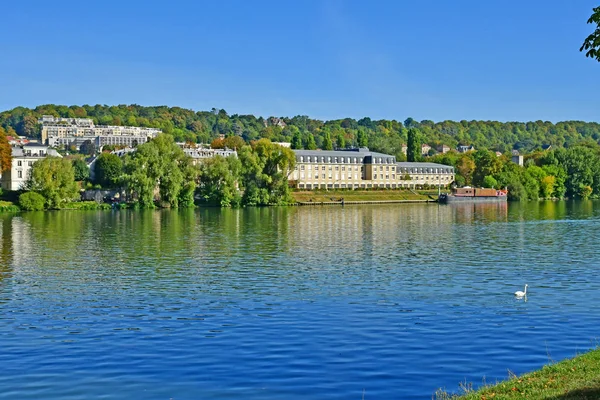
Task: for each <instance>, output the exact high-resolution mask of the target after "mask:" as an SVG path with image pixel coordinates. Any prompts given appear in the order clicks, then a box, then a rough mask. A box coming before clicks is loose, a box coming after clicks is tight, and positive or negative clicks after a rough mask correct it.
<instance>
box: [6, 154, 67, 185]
mask: <svg viewBox="0 0 600 400" xmlns="http://www.w3.org/2000/svg"><path fill="white" fill-rule="evenodd" d="M11 150H12V165H11V168H10V169H9V170H8V171H4V172H3V173H2V179H1V185H2V189H4V190H20V189H22V188H23V186H24V185H25V182H27V179H29V174H30V173H31V168H32V167H33V164H34V163H35V162H36V161H38V160H41V159H43V158H46V157H48V156H53V157H62V156H61V155H60V154H58V153H57V152H56V150H54V149H50V148H48V146H44V145H40V144H37V143H29V144H26V145H23V146H13V147H12V148H11Z"/></svg>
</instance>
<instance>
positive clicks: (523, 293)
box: [515, 284, 528, 297]
mask: <svg viewBox="0 0 600 400" xmlns="http://www.w3.org/2000/svg"><path fill="white" fill-rule="evenodd" d="M527 286H528V285H527V284H525V291H524V292H521V291H520V290H518V291H516V292H515V296H517V297H523V296H527Z"/></svg>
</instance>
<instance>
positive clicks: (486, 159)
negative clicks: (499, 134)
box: [472, 150, 502, 186]
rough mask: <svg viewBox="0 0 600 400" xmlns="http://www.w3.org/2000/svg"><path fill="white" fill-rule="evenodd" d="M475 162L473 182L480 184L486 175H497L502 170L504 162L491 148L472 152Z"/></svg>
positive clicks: (476, 184)
mask: <svg viewBox="0 0 600 400" xmlns="http://www.w3.org/2000/svg"><path fill="white" fill-rule="evenodd" d="M472 155H473V161H474V162H475V171H474V172H473V184H474V185H475V186H480V185H482V184H483V180H484V178H485V177H486V176H492V177H493V176H496V175H498V173H500V171H501V170H502V162H501V161H500V159H499V158H498V156H497V155H496V154H495V153H494V152H492V151H489V150H477V151H475V152H473V153H472Z"/></svg>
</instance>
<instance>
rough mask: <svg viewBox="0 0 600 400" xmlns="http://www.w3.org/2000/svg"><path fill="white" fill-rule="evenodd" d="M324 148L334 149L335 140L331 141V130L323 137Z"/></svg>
mask: <svg viewBox="0 0 600 400" xmlns="http://www.w3.org/2000/svg"><path fill="white" fill-rule="evenodd" d="M323 150H333V142H332V141H331V134H330V133H329V132H326V133H325V136H324V137H323Z"/></svg>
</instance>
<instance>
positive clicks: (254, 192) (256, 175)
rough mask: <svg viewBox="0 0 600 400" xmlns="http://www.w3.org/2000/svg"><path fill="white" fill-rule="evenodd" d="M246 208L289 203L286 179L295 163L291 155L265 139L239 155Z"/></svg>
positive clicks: (284, 148)
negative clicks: (247, 206) (248, 206)
mask: <svg viewBox="0 0 600 400" xmlns="http://www.w3.org/2000/svg"><path fill="white" fill-rule="evenodd" d="M239 157H240V162H241V165H242V171H241V176H242V184H243V188H244V195H243V197H242V201H243V203H244V204H245V205H268V204H286V203H289V202H291V201H292V199H291V196H290V189H289V185H288V176H289V174H290V173H291V172H292V171H293V169H294V166H295V164H296V156H295V154H294V152H293V151H292V150H290V149H288V148H286V147H282V146H279V145H276V144H273V143H271V141H270V140H268V139H261V140H258V141H257V142H254V143H253V144H252V146H246V147H244V148H242V150H241V152H240V153H239Z"/></svg>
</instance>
